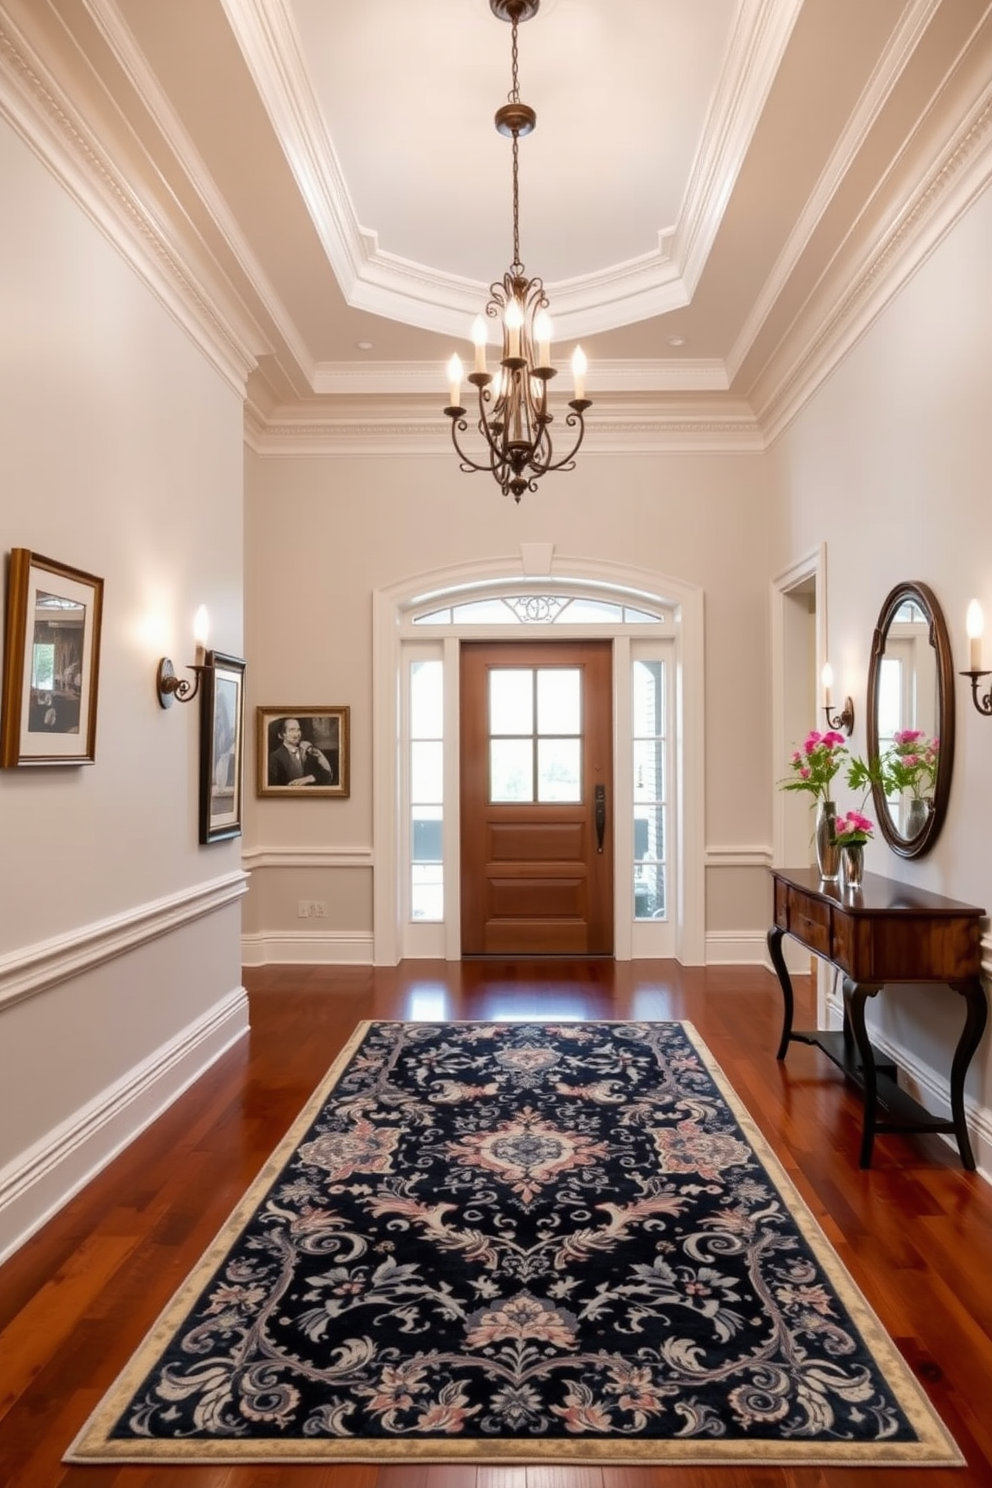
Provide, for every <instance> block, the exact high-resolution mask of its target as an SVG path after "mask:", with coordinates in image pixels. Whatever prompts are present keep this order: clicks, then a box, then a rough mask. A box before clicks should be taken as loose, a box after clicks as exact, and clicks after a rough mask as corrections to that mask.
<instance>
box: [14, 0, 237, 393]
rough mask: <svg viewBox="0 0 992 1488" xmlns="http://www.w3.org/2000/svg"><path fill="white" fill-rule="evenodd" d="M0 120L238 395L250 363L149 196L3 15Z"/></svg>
mask: <svg viewBox="0 0 992 1488" xmlns="http://www.w3.org/2000/svg"><path fill="white" fill-rule="evenodd" d="M0 117H3V118H4V119H6V120H7V122H8V123H9V124H10V125H11V127H12V128H13V129H14V130H15V131H16V133H17V134H18V135H19V136H20V138H21V139H22V140H23V141H24V143H25V144H26V145H27V146H28V148H29V149H30V150H32V151H33V153H34V154H35V155H36V156H37V157H38V159H39V160H41V162H42V163H43V164H44V165H45V166H46V167H47V168H48V170H50V171H51V173H52V175H53V176H54V177H55V178H56V180H57V181H58V182H59V183H60V185H61V186H62V187H63V188H64V189H65V190H66V192H67V193H68V194H69V196H70V197H71V198H72V199H73V201H75V203H76V204H77V206H78V207H79V208H80V209H81V210H82V211H83V212H84V213H85V214H86V216H87V217H88V218H89V219H90V221H91V222H92V223H93V224H94V226H95V227H97V228H98V230H99V231H100V232H101V233H102V234H103V236H104V237H105V238H106V239H107V241H108V242H110V243H111V245H112V246H113V247H114V248H115V249H116V250H117V251H118V252H119V253H120V254H121V256H122V258H124V259H125V260H126V262H127V263H128V264H129V265H130V267H131V268H132V269H133V270H134V271H135V273H136V274H137V275H138V276H139V278H140V279H141V280H142V282H143V283H144V284H145V285H146V286H147V288H148V289H149V290H150V291H151V293H152V294H153V295H154V296H155V298H156V299H157V300H158V302H159V304H160V305H162V306H163V308H164V309H165V310H166V311H167V312H168V314H169V315H170V316H171V317H172V319H173V320H174V321H176V322H177V323H178V325H180V326H181V328H182V329H183V330H184V331H185V333H186V334H187V335H188V336H189V338H190V339H191V340H192V341H193V342H194V343H195V344H196V346H197V347H198V348H199V349H200V350H201V351H202V352H203V353H204V355H205V356H206V357H207V358H208V360H209V361H210V362H211V364H212V365H213V366H214V368H215V369H216V370H217V371H218V372H219V373H220V374H221V376H222V377H224V379H225V380H226V381H227V382H228V383H229V384H230V386H231V387H232V388H233V389H234V390H235V391H236V392H237V393H238V395H239V396H241V397H243V396H244V392H245V385H246V382H247V379H248V376H249V374H250V372H251V371H252V369H253V367H254V366H255V359H254V356H253V354H252V352H251V350H250V348H249V347H248V346H247V345H245V344H244V342H243V341H242V340H241V339H240V338H239V337H238V336H237V335H236V334H235V333H234V331H233V330H232V329H231V326H230V324H229V322H228V321H227V320H226V318H224V317H223V316H222V315H221V314H220V312H219V311H218V309H217V306H216V304H215V302H214V299H213V297H212V296H211V295H210V294H209V293H208V291H207V289H206V288H205V285H204V283H203V281H202V279H201V278H200V277H198V276H197V274H196V273H195V271H194V269H193V267H192V265H191V262H190V254H189V251H188V245H186V244H183V243H181V242H180V241H179V239H178V237H177V236H176V235H175V234H174V232H173V231H172V230H171V227H170V224H169V221H168V219H167V217H166V215H165V214H164V213H160V212H159V211H158V210H157V208H156V206H155V205H154V203H153V202H152V200H151V197H150V194H147V195H142V194H141V191H140V188H139V186H138V185H137V184H136V183H134V182H133V181H130V180H128V179H126V178H125V177H124V175H123V174H122V173H121V171H120V170H118V168H117V166H116V165H115V164H114V161H113V159H112V156H111V153H110V151H109V150H108V149H107V148H106V147H105V145H104V143H103V142H102V141H101V140H100V139H98V138H97V136H96V135H95V134H94V132H93V131H92V130H91V129H90V127H89V125H88V124H87V122H86V121H85V120H84V119H83V117H82V115H81V114H80V113H79V111H78V110H77V109H76V108H75V106H74V105H73V104H72V102H71V101H70V100H69V98H68V97H67V95H66V94H65V92H64V90H63V89H62V88H61V86H60V84H59V82H58V80H57V79H56V78H55V77H54V75H53V74H52V72H51V71H50V69H49V68H48V67H47V66H46V65H45V63H44V61H43V60H42V58H41V57H40V55H39V54H38V52H37V51H36V50H35V48H34V47H33V46H32V45H31V43H30V42H29V40H28V39H27V37H26V36H25V35H24V34H23V32H22V31H20V30H19V29H18V28H17V27H16V26H15V25H14V23H13V22H12V20H11V19H10V17H9V16H6V15H0Z"/></svg>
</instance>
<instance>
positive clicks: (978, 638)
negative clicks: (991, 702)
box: [965, 599, 985, 672]
mask: <svg viewBox="0 0 992 1488" xmlns="http://www.w3.org/2000/svg"><path fill="white" fill-rule="evenodd" d="M965 627H966V629H967V631H968V670H969V671H971V672H980V671H981V670H982V636H983V634H984V632H985V616H984V615H983V614H982V607H981V605H980V604H979V603H978V600H977V599H973V600H972V601H971V604H970V605H969V606H968V614H967V617H966V619H965Z"/></svg>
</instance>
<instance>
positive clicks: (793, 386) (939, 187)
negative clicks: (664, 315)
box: [756, 84, 992, 446]
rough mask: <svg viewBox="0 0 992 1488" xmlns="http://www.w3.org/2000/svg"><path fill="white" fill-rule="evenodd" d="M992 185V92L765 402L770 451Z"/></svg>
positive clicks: (877, 241)
mask: <svg viewBox="0 0 992 1488" xmlns="http://www.w3.org/2000/svg"><path fill="white" fill-rule="evenodd" d="M990 181H992V84H989V85H988V86H987V87H986V88H985V89H984V91H983V93H982V95H981V97H980V98H979V100H978V101H977V103H976V104H975V106H974V107H973V108H972V110H971V111H970V113H969V115H968V117H967V119H966V121H965V124H964V127H963V128H962V129H961V130H960V132H959V133H958V135H957V137H956V138H955V139H954V141H953V142H952V143H951V145H950V147H949V148H948V149H946V150H945V152H944V153H943V155H942V156H941V157H940V158H939V159H938V160H937V161H936V162H935V163H934V165H933V167H932V169H931V170H930V171H929V172H928V173H927V174H926V176H925V177H924V179H923V180H922V181H921V182H920V183H919V184H918V187H917V189H916V190H915V191H914V193H913V194H912V196H911V197H909V198H908V199H907V200H906V201H905V203H904V204H903V206H902V208H901V210H900V211H899V212H898V213H897V214H896V215H895V216H894V218H892V219H890V222H889V224H888V226H887V229H886V230H885V231H884V232H883V233H881V234H879V235H878V236H876V239H875V241H874V242H873V243H872V244H871V245H870V247H869V249H868V250H867V251H866V253H865V254H864V255H863V257H862V261H861V264H860V267H859V271H858V272H857V273H856V274H855V275H854V276H853V278H852V279H851V280H850V281H849V283H848V287H847V290H846V292H845V293H844V294H843V295H842V296H841V297H839V298H838V299H837V300H836V301H835V303H834V305H833V308H832V311H831V313H830V315H829V316H828V317H826V318H825V319H824V321H823V323H822V325H821V327H820V330H819V332H818V334H817V335H816V336H815V337H814V338H813V339H812V340H810V341H809V342H807V343H805V348H804V350H803V352H802V354H801V355H800V356H799V357H798V358H796V360H795V361H794V362H793V363H792V365H791V366H790V367H789V368H788V370H787V372H786V373H785V374H784V376H782V377H781V378H780V379H779V381H778V383H777V384H776V385H775V387H774V388H773V389H771V391H770V392H769V394H768V396H767V397H766V398H764V399H763V400H762V401H760V402H759V406H758V408H757V410H756V411H757V414H758V417H759V419H760V421H761V425H762V428H763V429H764V431H765V437H766V439H767V441H768V444H769V446H770V445H771V444H773V443H774V442H775V440H776V439H778V438H779V436H780V435H781V434H782V433H783V432H784V431H785V429H786V428H787V427H788V425H789V424H790V423H791V422H792V420H793V419H794V418H796V417H797V415H798V414H799V413H800V412H801V410H802V408H803V407H804V405H805V404H806V403H807V402H808V401H809V399H810V398H811V397H812V396H813V395H814V393H815V392H816V391H817V389H818V388H819V387H820V386H821V385H822V383H823V382H825V381H826V379H827V378H828V377H829V376H830V374H831V373H832V372H833V371H834V369H835V368H836V367H837V366H838V365H839V364H840V363H841V362H842V361H843V360H844V358H845V357H846V356H847V354H848V353H849V352H850V351H851V349H852V347H854V346H855V345H856V344H857V342H858V341H860V339H861V337H862V336H863V335H864V334H865V333H866V332H867V331H868V329H869V328H870V327H871V325H872V324H873V323H874V321H875V320H876V319H877V318H878V316H879V315H880V314H881V313H882V311H883V310H884V309H885V308H886V306H887V305H888V304H889V303H890V302H891V301H892V300H893V299H894V298H895V296H896V295H897V294H898V293H899V291H900V290H901V289H902V287H903V286H904V285H905V284H906V283H907V282H908V281H909V280H910V279H911V278H912V276H913V275H914V274H915V273H916V271H917V269H919V268H920V267H921V265H922V264H923V263H925V262H926V260H927V259H928V258H929V256H930V254H931V253H932V252H933V251H934V249H935V248H936V247H937V246H938V244H939V243H940V242H941V240H942V239H943V238H944V237H946V235H947V234H948V232H950V230H951V229H952V228H953V227H954V225H955V223H956V222H958V221H959V220H960V219H961V218H962V217H963V216H964V214H965V213H966V212H967V210H968V208H969V207H970V206H971V205H972V203H973V202H974V201H975V200H976V199H977V198H978V197H979V196H980V195H981V193H982V192H983V191H984V190H985V189H986V188H987V186H988V185H989V182H990Z"/></svg>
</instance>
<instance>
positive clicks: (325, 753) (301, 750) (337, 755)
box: [258, 707, 351, 798]
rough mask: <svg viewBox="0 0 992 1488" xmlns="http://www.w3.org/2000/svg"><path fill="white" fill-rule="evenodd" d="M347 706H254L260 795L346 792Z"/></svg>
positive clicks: (347, 774)
mask: <svg viewBox="0 0 992 1488" xmlns="http://www.w3.org/2000/svg"><path fill="white" fill-rule="evenodd" d="M350 712H351V710H350V708H328V707H320V708H259V710H258V794H259V795H260V796H302V797H305V798H310V797H312V796H347V795H348V792H349V790H350V788H351V786H350V780H351V766H350V760H349V748H348V722H349V715H350Z"/></svg>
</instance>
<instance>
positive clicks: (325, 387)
mask: <svg viewBox="0 0 992 1488" xmlns="http://www.w3.org/2000/svg"><path fill="white" fill-rule="evenodd" d="M558 371H559V373H560V374H561V376H562V382H559V383H557V384H555V385H554V386H553V387H552V402H554V399H555V397H556V396H557V397H558V398H559V399H560V400H561V402H562V403H564V401H565V399H566V398H567V397H568V390H569V388H570V385H571V384H570V378H571V371H570V369H569V366H568V363H567V362H565V363H562V364H560V365H559V367H558ZM594 372H595V386H594V387H593V389H592V391H593V393H594V395H595V396H596V397H598V396H599V395H600V394H605V393H722V392H726V391H727V390H728V388H729V386H730V384H729V381H728V378H727V373H726V369H725V367H724V365H723V363H722V362H721V361H719V360H718V359H716V358H712V359H710V360H706V359H703V358H699V359H692V358H688V357H687V358H686V359H685V360H684V361H676V360H675V359H674V358H673V359H672V360H670V361H632V362H619V361H602V362H600V361H597V362H596V363H595V366H594ZM556 388H557V393H556V391H555V389H556ZM444 390H445V389H444V371H443V368H442V367H441V366H440V364H439V363H437V362H404V363H397V362H362V363H361V364H356V363H354V362H338V363H335V362H322V363H321V364H320V366H319V367H318V369H317V373H316V375H315V378H314V392H315V393H316V394H318V395H321V396H327V397H334V396H340V395H342V394H350V393H356V394H358V395H360V396H361V395H390V394H392V395H397V396H408V395H420V396H424V397H432V396H433V397H434V398H435V400H438V399H442V398H443V396H444ZM438 406H439V407H440V403H439V404H438Z"/></svg>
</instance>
